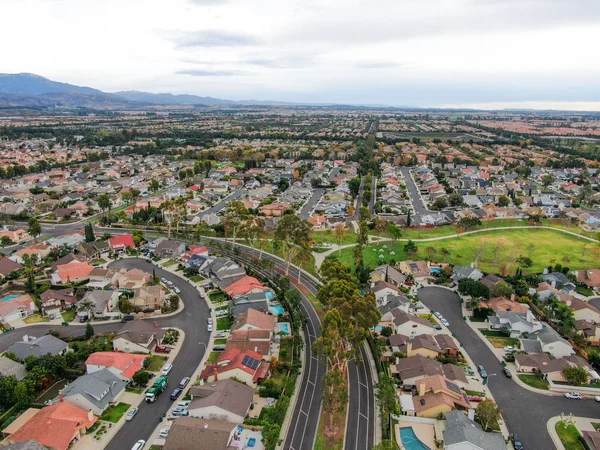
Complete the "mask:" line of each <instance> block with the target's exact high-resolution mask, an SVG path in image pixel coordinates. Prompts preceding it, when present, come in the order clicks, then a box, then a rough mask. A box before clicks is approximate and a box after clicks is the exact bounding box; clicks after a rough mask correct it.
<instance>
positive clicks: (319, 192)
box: [299, 188, 325, 220]
mask: <svg viewBox="0 0 600 450" xmlns="http://www.w3.org/2000/svg"><path fill="white" fill-rule="evenodd" d="M324 193H325V189H323V188H317V189H314V190H313V193H312V195H311V196H310V198H309V199H308V200H307V201H306V203H305V204H304V206H303V207H302V209H301V210H300V214H299V216H300V218H301V219H303V220H306V219H308V218H309V217H310V214H311V213H312V211H313V209H314V208H315V206H317V203H319V200H321V197H323V194H324Z"/></svg>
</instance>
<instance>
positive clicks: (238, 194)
mask: <svg viewBox="0 0 600 450" xmlns="http://www.w3.org/2000/svg"><path fill="white" fill-rule="evenodd" d="M246 192H247V191H246V190H245V189H238V190H237V191H233V193H232V194H231V195H230V196H229V197H225V198H224V199H223V200H221V201H220V202H218V203H216V204H214V205H213V206H211V207H210V208H208V209H206V210H204V211H201V212H202V214H217V213H218V212H219V211H221V210H222V209H223V208H225V206H227V204H228V203H229V202H232V201H234V200H237V199H239V198H241V197H242V196H243V195H244V194H245V193H246Z"/></svg>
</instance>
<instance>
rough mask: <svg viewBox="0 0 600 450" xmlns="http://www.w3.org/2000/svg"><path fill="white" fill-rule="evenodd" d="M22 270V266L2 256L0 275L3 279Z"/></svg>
mask: <svg viewBox="0 0 600 450" xmlns="http://www.w3.org/2000/svg"><path fill="white" fill-rule="evenodd" d="M22 268H23V265H22V264H19V263H18V262H15V261H13V260H12V259H10V258H9V257H8V256H4V257H3V258H2V259H0V275H2V276H4V277H5V276H7V275H9V274H10V273H11V272H14V271H15V270H21V269H22Z"/></svg>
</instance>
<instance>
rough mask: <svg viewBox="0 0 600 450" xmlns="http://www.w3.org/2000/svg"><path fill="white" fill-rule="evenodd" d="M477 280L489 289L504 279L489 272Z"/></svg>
mask: <svg viewBox="0 0 600 450" xmlns="http://www.w3.org/2000/svg"><path fill="white" fill-rule="evenodd" d="M479 281H481V282H482V283H483V284H485V285H486V286H487V287H488V288H489V289H492V288H493V287H494V286H496V285H497V284H498V283H499V282H501V281H504V280H503V279H502V278H500V277H499V276H498V275H494V274H493V273H490V274H489V275H486V276H485V277H483V278H482V279H481V280H479Z"/></svg>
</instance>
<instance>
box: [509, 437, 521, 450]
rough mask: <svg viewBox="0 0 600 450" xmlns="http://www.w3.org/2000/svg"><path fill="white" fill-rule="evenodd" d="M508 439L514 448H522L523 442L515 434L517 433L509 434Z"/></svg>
mask: <svg viewBox="0 0 600 450" xmlns="http://www.w3.org/2000/svg"><path fill="white" fill-rule="evenodd" d="M510 440H511V441H512V444H513V447H514V449H515V450H523V444H522V443H521V439H519V436H517V433H513V434H511V436H510Z"/></svg>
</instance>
